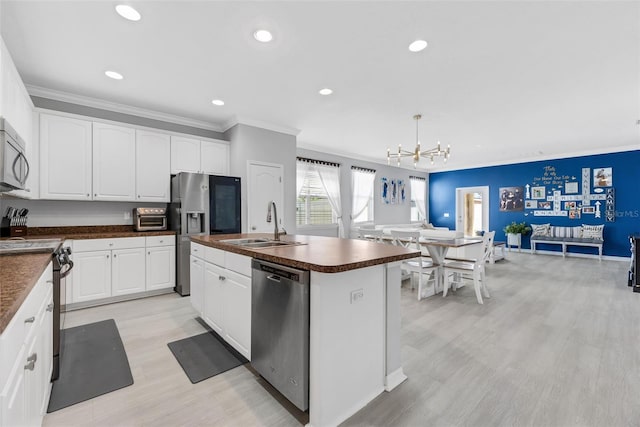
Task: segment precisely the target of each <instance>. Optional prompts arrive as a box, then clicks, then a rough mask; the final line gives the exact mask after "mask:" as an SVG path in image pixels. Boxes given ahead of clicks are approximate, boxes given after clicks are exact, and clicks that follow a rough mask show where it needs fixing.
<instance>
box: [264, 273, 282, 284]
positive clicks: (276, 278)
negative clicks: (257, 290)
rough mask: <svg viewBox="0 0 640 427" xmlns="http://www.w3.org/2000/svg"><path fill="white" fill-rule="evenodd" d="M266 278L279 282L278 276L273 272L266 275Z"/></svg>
mask: <svg viewBox="0 0 640 427" xmlns="http://www.w3.org/2000/svg"><path fill="white" fill-rule="evenodd" d="M267 279H269V280H271V281H272V282H278V283H280V281H281V280H280V276H276V275H275V274H272V275H270V276H267Z"/></svg>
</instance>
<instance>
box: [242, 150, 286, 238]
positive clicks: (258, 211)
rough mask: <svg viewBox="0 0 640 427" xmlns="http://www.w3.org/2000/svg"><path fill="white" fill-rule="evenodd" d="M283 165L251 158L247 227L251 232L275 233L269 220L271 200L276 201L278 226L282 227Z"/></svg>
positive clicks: (249, 164)
mask: <svg viewBox="0 0 640 427" xmlns="http://www.w3.org/2000/svg"><path fill="white" fill-rule="evenodd" d="M283 175H284V167H283V166H282V165H276V164H268V163H262V162H256V161H252V160H250V161H249V162H248V172H247V176H248V177H249V180H248V181H249V182H248V183H247V193H248V194H247V208H248V214H247V223H248V224H247V229H248V232H249V233H273V232H274V224H273V215H272V222H270V223H269V222H267V208H268V205H269V202H270V201H271V200H273V201H275V202H276V206H277V210H278V222H279V224H278V226H279V227H280V228H282V224H283V218H284V211H285V210H284V183H283V181H282V177H283Z"/></svg>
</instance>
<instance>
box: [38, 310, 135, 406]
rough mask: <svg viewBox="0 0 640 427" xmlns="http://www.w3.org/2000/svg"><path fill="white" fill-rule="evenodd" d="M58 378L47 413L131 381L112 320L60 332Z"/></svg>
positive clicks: (122, 347) (120, 341)
mask: <svg viewBox="0 0 640 427" xmlns="http://www.w3.org/2000/svg"><path fill="white" fill-rule="evenodd" d="M60 348H61V352H60V377H59V378H58V380H56V381H54V382H53V388H52V390H51V399H50V400H49V408H48V409H47V412H53V411H57V410H59V409H62V408H66V407H67V406H71V405H75V404H76V403H80V402H83V401H85V400H89V399H92V398H94V397H97V396H100V395H102V394H105V393H109V392H111V391H114V390H118V389H120V388H123V387H127V386H130V385H131V384H133V376H132V375H131V369H130V368H129V360H128V359H127V353H126V352H125V350H124V346H123V345H122V339H120V334H119V333H118V327H117V326H116V322H115V321H114V320H113V319H109V320H103V321H102V322H96V323H90V324H88V325H82V326H76V327H75V328H69V329H63V330H62V331H61V332H60Z"/></svg>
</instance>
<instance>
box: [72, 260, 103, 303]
mask: <svg viewBox="0 0 640 427" xmlns="http://www.w3.org/2000/svg"><path fill="white" fill-rule="evenodd" d="M73 263H74V266H73V270H72V272H73V273H72V274H73V302H74V303H78V302H86V301H91V300H95V299H101V298H108V297H110V296H111V251H92V252H78V251H76V252H75V253H74V254H73Z"/></svg>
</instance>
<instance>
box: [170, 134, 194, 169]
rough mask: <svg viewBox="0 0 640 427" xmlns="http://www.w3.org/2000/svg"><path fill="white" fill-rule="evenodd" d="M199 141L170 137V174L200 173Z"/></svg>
mask: <svg viewBox="0 0 640 427" xmlns="http://www.w3.org/2000/svg"><path fill="white" fill-rule="evenodd" d="M200 170H201V169H200V140H198V139H192V138H184V137H182V136H172V137H171V173H172V174H177V173H180V172H194V173H198V172H200Z"/></svg>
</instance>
